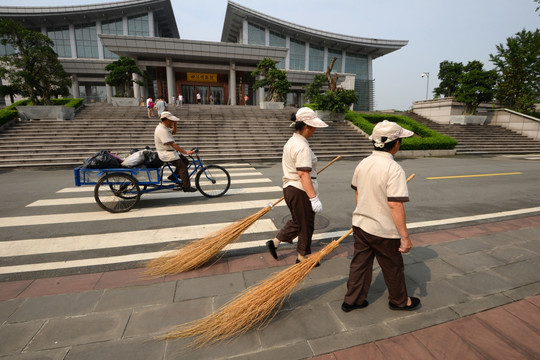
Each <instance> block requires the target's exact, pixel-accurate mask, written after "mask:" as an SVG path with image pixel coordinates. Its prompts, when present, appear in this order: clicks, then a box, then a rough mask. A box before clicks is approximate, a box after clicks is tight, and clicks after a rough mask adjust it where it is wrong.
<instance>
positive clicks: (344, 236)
mask: <svg viewBox="0 0 540 360" xmlns="http://www.w3.org/2000/svg"><path fill="white" fill-rule="evenodd" d="M415 176H416V174H411V176H409V177H408V178H407V182H409V181H411V180H412V179H413V178H414V177H415ZM352 232H353V229H352V228H350V229H349V230H348V231H347V232H346V233H345V234H343V235H341V237H340V238H339V239H337V240H336V242H337V243H338V244H339V243H340V242H342V241H343V240H344V239H345V238H346V237H347V236H349V235H351V234H352Z"/></svg>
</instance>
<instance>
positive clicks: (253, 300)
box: [160, 241, 339, 348]
mask: <svg viewBox="0 0 540 360" xmlns="http://www.w3.org/2000/svg"><path fill="white" fill-rule="evenodd" d="M338 245H339V242H338V241H332V242H331V243H330V244H328V245H326V246H325V247H324V248H323V249H321V250H320V251H319V252H318V253H316V254H313V255H312V256H310V257H308V258H307V259H304V260H302V261H301V262H300V263H298V264H294V265H293V266H290V267H289V268H287V269H285V270H282V271H281V272H279V273H277V274H275V275H273V276H272V277H270V278H268V279H266V280H264V281H262V282H260V283H258V284H256V285H254V286H252V287H250V288H248V289H246V290H244V291H243V292H242V293H240V294H239V295H238V296H237V297H236V298H234V299H233V300H231V301H230V302H228V303H227V304H225V305H223V306H222V307H220V308H219V309H218V310H217V311H216V312H214V313H213V314H211V315H209V316H207V317H205V318H203V319H199V320H195V321H191V322H188V323H186V324H183V325H180V326H179V327H178V328H177V329H176V330H173V331H172V332H170V333H168V334H166V335H164V336H162V337H160V339H161V340H171V339H178V338H186V337H192V336H196V338H195V339H194V340H193V341H192V342H191V343H190V344H189V345H188V347H192V348H202V347H204V346H206V345H210V344H213V343H216V342H219V341H223V340H225V339H228V338H230V337H234V336H239V335H241V334H243V333H245V332H246V331H247V330H249V329H250V328H252V327H254V326H257V325H258V326H259V327H262V326H264V325H265V324H266V323H268V322H269V321H270V320H271V319H272V318H273V317H274V316H275V315H276V314H277V312H278V311H279V309H280V308H281V306H282V305H283V302H284V301H285V300H286V299H287V297H288V295H289V294H290V292H291V291H292V289H293V288H294V287H295V286H296V285H298V283H300V281H302V280H303V279H304V278H305V277H306V276H307V275H308V274H309V272H310V271H311V269H313V268H314V267H315V265H317V263H319V262H320V261H321V260H322V258H324V257H325V256H326V255H327V254H329V253H330V252H332V251H333V250H334V249H335V248H336V247H337V246H338Z"/></svg>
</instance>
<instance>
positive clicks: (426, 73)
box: [422, 71, 429, 100]
mask: <svg viewBox="0 0 540 360" xmlns="http://www.w3.org/2000/svg"><path fill="white" fill-rule="evenodd" d="M424 76H425V77H427V86H426V100H427V98H428V91H429V73H428V72H427V71H425V72H423V73H422V77H424Z"/></svg>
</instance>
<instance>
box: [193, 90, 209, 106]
mask: <svg viewBox="0 0 540 360" xmlns="http://www.w3.org/2000/svg"><path fill="white" fill-rule="evenodd" d="M196 90H197V91H198V92H199V94H200V95H201V104H208V103H209V101H208V95H209V93H208V86H196Z"/></svg>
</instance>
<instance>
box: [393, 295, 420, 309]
mask: <svg viewBox="0 0 540 360" xmlns="http://www.w3.org/2000/svg"><path fill="white" fill-rule="evenodd" d="M418 305H420V299H419V298H416V297H412V296H411V305H407V306H397V305H395V304H392V303H391V302H390V301H389V302H388V307H389V308H390V310H404V311H411V310H414V309H416V308H417V307H418Z"/></svg>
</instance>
